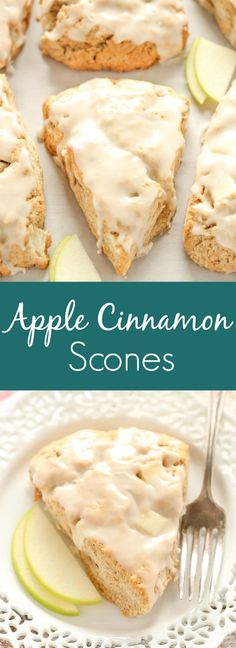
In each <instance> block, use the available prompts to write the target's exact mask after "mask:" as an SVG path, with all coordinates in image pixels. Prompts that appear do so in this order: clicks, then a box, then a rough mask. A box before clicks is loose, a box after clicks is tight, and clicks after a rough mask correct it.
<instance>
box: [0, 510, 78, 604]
mask: <svg viewBox="0 0 236 648" xmlns="http://www.w3.org/2000/svg"><path fill="white" fill-rule="evenodd" d="M28 515H29V513H28V512H27V513H25V515H24V516H23V518H21V520H20V522H19V523H18V525H17V527H16V530H15V533H14V535H13V540H12V546H11V555H12V563H13V567H14V570H15V573H16V575H17V578H18V579H19V581H20V583H21V585H23V587H24V589H25V590H26V591H27V592H28V593H29V594H30V595H31V596H32V597H33V598H34V599H35V600H36V601H37V602H38V603H40V604H41V605H43V606H44V607H46V608H48V609H49V610H52V611H53V612H56V613H57V614H63V615H65V616H78V615H79V611H78V609H77V608H76V607H75V605H73V604H72V603H68V602H67V601H62V599H60V598H58V597H57V596H55V595H54V594H51V592H49V591H48V590H47V589H46V588H45V587H43V585H41V583H39V582H38V581H37V580H36V578H35V577H34V575H33V574H32V572H31V569H30V567H29V565H28V562H27V560H26V557H25V551H24V534H25V526H26V521H27V518H28Z"/></svg>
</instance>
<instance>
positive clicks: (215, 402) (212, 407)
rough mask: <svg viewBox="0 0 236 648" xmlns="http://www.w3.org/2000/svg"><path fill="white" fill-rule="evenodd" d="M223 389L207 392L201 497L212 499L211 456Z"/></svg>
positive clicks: (219, 418) (212, 454) (219, 416)
mask: <svg viewBox="0 0 236 648" xmlns="http://www.w3.org/2000/svg"><path fill="white" fill-rule="evenodd" d="M224 396H225V392H224V391H211V392H210V394H209V408H208V418H207V432H208V446H207V456H206V465H205V472H204V477H203V484H202V490H201V495H200V496H201V498H202V499H204V498H205V497H209V499H211V500H212V491H211V484H212V471H213V458H214V450H215V441H216V436H217V432H218V428H219V424H220V420H221V415H222V410H223V402H224Z"/></svg>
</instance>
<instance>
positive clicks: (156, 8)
mask: <svg viewBox="0 0 236 648" xmlns="http://www.w3.org/2000/svg"><path fill="white" fill-rule="evenodd" d="M41 5H42V18H41V22H42V27H43V36H42V38H41V50H42V52H43V54H47V55H49V56H52V58H55V59H56V60H57V61H61V62H62V63H64V64H65V65H68V66H69V67H71V68H74V69H77V70H114V71H117V72H128V71H130V70H135V69H138V68H148V67H149V66H150V65H152V64H153V63H156V62H158V61H166V60H167V59H170V58H172V57H174V56H177V55H178V54H180V52H181V51H182V50H183V48H184V47H185V43H186V40H187V36H188V23H187V17H186V14H185V11H184V6H183V0H152V2H150V1H149V2H147V0H75V1H74V2H73V3H72V2H71V0H41Z"/></svg>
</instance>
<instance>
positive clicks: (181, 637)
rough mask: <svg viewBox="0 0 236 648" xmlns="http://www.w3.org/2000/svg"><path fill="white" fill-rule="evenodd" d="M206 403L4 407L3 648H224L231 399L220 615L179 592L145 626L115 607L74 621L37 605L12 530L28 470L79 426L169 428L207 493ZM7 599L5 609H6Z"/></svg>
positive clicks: (229, 625)
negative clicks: (22, 577) (16, 559)
mask: <svg viewBox="0 0 236 648" xmlns="http://www.w3.org/2000/svg"><path fill="white" fill-rule="evenodd" d="M206 407H207V394H206V393H198V392H194V393H191V392H156V393H155V392H140V393H138V392H136V393H135V392H125V393H119V392H116V393H115V392H94V393H91V392H29V393H23V394H17V395H15V396H13V397H12V398H10V399H9V400H8V402H6V404H1V407H0V448H1V450H0V473H1V478H0V510H1V534H0V556H1V563H0V564H1V568H0V591H1V592H2V595H1V596H0V641H1V639H5V640H6V639H8V640H9V642H10V644H11V646H13V648H33V646H34V645H37V646H39V647H40V648H67V647H68V648H69V646H73V647H74V648H87V647H89V646H92V648H99V647H100V646H102V647H103V648H111V647H115V646H118V645H119V646H120V645H121V646H127V645H129V646H130V645H132V646H133V645H135V646H143V647H144V648H160V647H161V646H166V647H167V648H177V647H178V648H184V647H185V646H191V647H193V646H204V647H206V648H213V647H214V648H216V646H218V645H219V644H220V643H221V640H222V638H223V637H224V636H225V635H226V634H227V633H228V632H230V631H232V630H233V629H235V628H236V592H235V576H236V567H234V566H233V560H234V557H233V553H234V551H232V547H234V544H233V542H234V541H235V538H236V440H235V436H234V432H235V419H236V398H235V396H230V395H227V399H226V403H225V416H224V423H223V426H222V428H221V431H220V434H219V443H218V447H217V455H216V461H215V466H216V468H215V474H214V495H215V497H216V499H217V501H218V502H219V503H220V504H222V505H223V506H224V507H225V509H226V512H227V518H228V524H227V537H226V551H225V558H224V565H223V570H222V578H221V583H220V594H218V595H217V597H216V602H215V605H214V606H213V607H209V606H207V605H206V606H202V607H199V606H198V605H197V604H195V603H187V602H186V601H184V602H180V601H179V599H178V595H177V584H176V583H175V584H172V585H171V586H169V587H168V589H167V590H166V593H165V594H164V596H163V597H162V598H161V599H160V601H159V602H158V603H157V604H156V605H155V606H154V608H153V610H152V612H151V613H149V614H148V615H146V616H144V617H141V618H138V619H127V618H124V617H122V616H121V614H120V613H119V611H118V609H117V608H116V607H115V606H114V605H112V604H110V603H107V602H104V603H102V604H101V605H100V606H94V607H91V606H88V607H84V608H83V607H81V616H80V617H78V618H77V619H75V618H71V619H66V618H65V617H60V616H59V615H56V614H54V613H52V612H48V611H47V610H46V609H44V608H43V607H41V606H40V605H38V604H37V603H35V602H34V601H33V599H31V598H30V597H29V596H28V595H27V594H26V593H25V592H24V590H23V589H22V588H21V586H20V584H19V583H18V580H17V578H16V577H15V574H14V571H13V569H12V565H11V560H10V543H11V538H12V534H13V530H14V528H15V525H16V523H17V521H18V520H19V518H20V516H21V515H22V513H23V512H24V511H25V510H26V509H27V508H29V507H30V506H31V502H32V492H31V488H30V485H29V482H28V463H29V459H30V457H31V456H32V454H33V453H34V452H35V451H36V450H37V449H38V448H39V447H40V446H41V445H42V444H44V443H46V442H48V441H50V440H51V439H55V438H57V436H60V435H64V434H65V433H70V432H71V431H73V430H75V429H76V428H78V427H83V426H88V425H93V426H94V427H98V428H99V427H100V426H104V428H105V429H106V428H107V429H109V427H110V425H111V424H112V425H114V424H123V425H126V426H129V425H130V424H131V423H138V425H139V426H140V427H145V426H148V427H149V428H150V429H154V430H155V429H157V428H160V426H161V427H164V428H166V427H167V428H168V429H170V430H171V431H173V432H174V433H175V434H176V435H177V436H179V437H180V438H182V439H184V440H186V441H188V442H189V444H190V449H191V465H190V485H189V494H188V496H189V498H190V499H192V498H193V497H195V496H196V495H197V494H198V491H199V488H200V482H201V478H202V470H203V464H204V456H205V442H206V439H205V438H204V421H205V417H206ZM1 597H5V600H1Z"/></svg>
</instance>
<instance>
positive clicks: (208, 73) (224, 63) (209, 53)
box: [194, 38, 236, 102]
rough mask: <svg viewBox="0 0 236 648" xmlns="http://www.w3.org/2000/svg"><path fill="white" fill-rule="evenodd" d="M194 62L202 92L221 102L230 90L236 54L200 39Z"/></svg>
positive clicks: (227, 48)
mask: <svg viewBox="0 0 236 648" xmlns="http://www.w3.org/2000/svg"><path fill="white" fill-rule="evenodd" d="M194 61H195V73H196V77H197V81H198V83H199V84H200V86H201V88H202V90H203V91H204V92H205V93H206V94H207V96H208V97H209V98H210V99H213V100H214V101H217V102H218V101H220V100H221V99H222V97H223V96H224V94H225V92H226V90H227V89H228V86H229V84H230V81H231V78H232V75H233V72H234V69H235V66H236V52H235V51H234V50H232V49H230V48H229V47H223V46H222V45H218V44H217V43H212V42H211V41H209V40H206V39H205V38H200V39H199V43H198V45H197V47H196V52H195V57H194Z"/></svg>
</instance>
